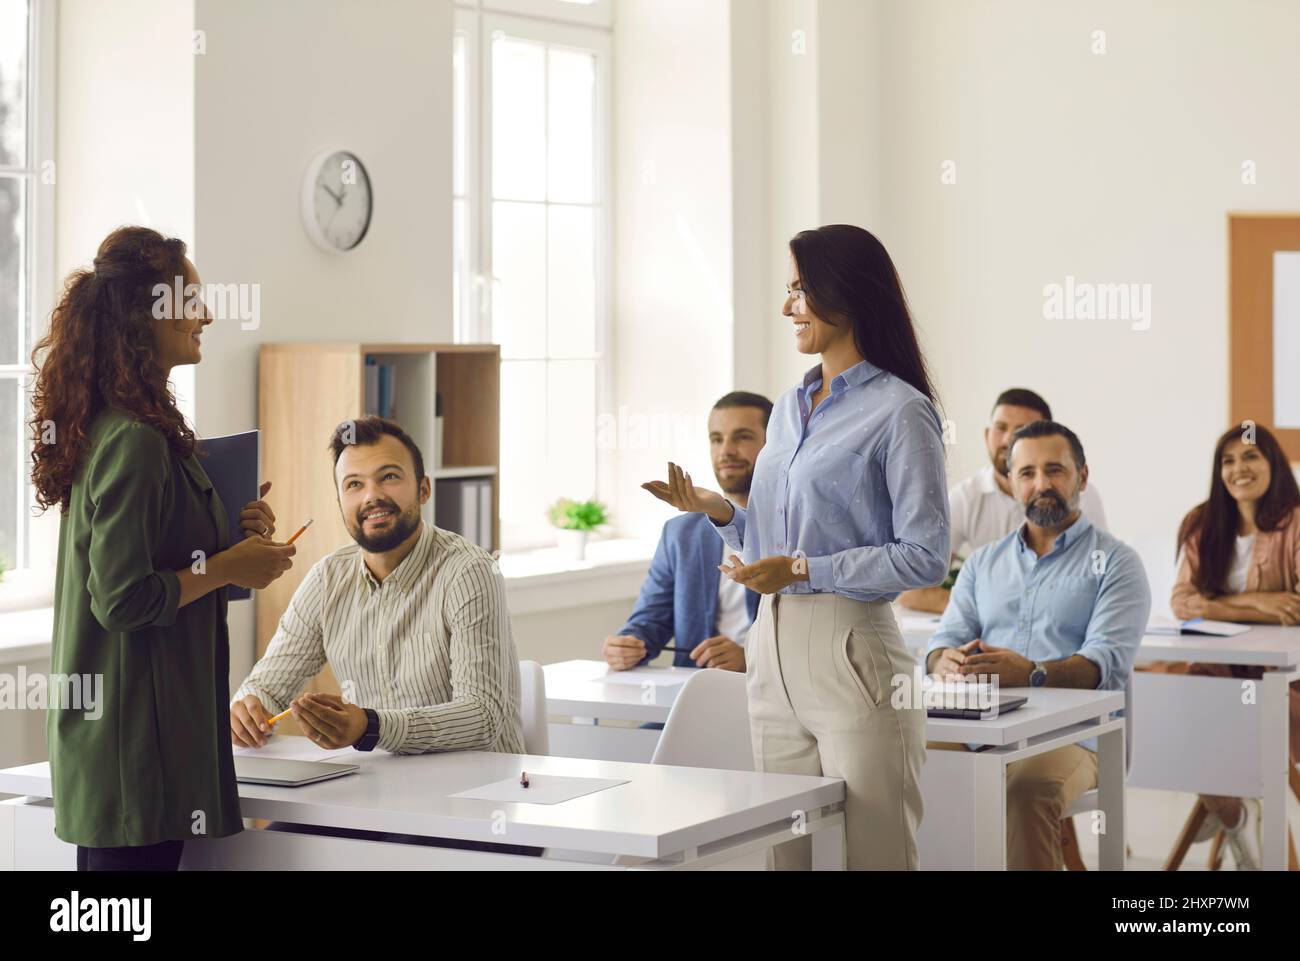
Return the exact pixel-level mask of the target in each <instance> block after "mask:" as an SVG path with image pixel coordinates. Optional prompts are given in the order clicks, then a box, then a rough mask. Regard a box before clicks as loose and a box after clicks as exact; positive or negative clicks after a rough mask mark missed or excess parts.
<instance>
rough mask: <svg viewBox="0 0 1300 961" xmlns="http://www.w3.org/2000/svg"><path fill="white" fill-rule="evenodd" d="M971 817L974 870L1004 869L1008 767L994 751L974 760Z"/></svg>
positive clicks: (981, 754)
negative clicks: (973, 789)
mask: <svg viewBox="0 0 1300 961" xmlns="http://www.w3.org/2000/svg"><path fill="white" fill-rule="evenodd" d="M974 761H975V796H974V797H973V798H972V799H971V802H972V803H971V811H972V813H973V819H972V820H973V823H974V825H975V828H974V834H975V836H974V838H973V840H974V844H975V865H974V867H975V870H976V871H1005V870H1006V869H1007V765H1006V762H1005V761H1004V760H1003V757H1002V755H1001V754H999V753H998V752H997V751H980V752H978V753H977V754H975V756H974Z"/></svg>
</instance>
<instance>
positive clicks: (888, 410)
mask: <svg viewBox="0 0 1300 961" xmlns="http://www.w3.org/2000/svg"><path fill="white" fill-rule="evenodd" d="M821 384H822V377H821V366H820V365H818V366H817V367H814V368H813V369H812V370H810V371H808V373H807V374H805V375H804V379H803V385H802V386H801V387H796V388H794V389H792V390H789V391H787V392H786V393H784V394H782V395H781V397H780V398H779V399H778V400H777V402H776V404H775V405H774V407H773V408H772V416H771V418H770V420H769V422H768V425H767V443H766V445H765V446H764V447H763V450H762V451H761V452H760V453H759V455H758V460H757V462H756V463H755V465H754V479H753V483H752V485H751V487H750V492H749V507H748V509H741V508H739V507H736V514H735V517H733V518H732V520H731V523H730V524H727V525H725V526H719V527H718V531H719V533H721V534H722V537H723V539H724V540H725V541H726V542H727V545H728V546H729V547H731V548H732V549H733V550H735V551H736V553H738V554H740V556H741V558H742V559H743V560H744V562H745V563H746V564H752V563H754V562H755V561H758V560H761V559H762V558H764V557H772V556H775V555H788V556H798V555H796V554H795V552H796V551H801V552H802V554H803V555H804V556H806V557H807V558H808V576H809V580H808V581H796V582H795V583H793V584H791V585H790V586H788V587H786V588H783V589H782V593H783V594H810V593H834V594H842V595H844V596H845V597H851V598H854V599H855V600H861V601H875V600H891V601H892V600H893V599H894V598H895V597H897V596H898V594H899V593H900V592H901V591H905V590H911V589H912V588H917V587H928V586H930V585H933V584H938V583H939V582H941V581H942V580H943V579H944V577H945V576H947V573H948V559H949V554H948V485H947V480H946V477H945V474H944V450H943V432H942V429H941V427H940V423H939V415H938V413H937V412H936V411H935V409H934V405H933V404H932V403H930V400H929V398H927V397H926V396H925V395H924V394H922V393H921V392H920V391H918V390H916V388H914V387H912V386H911V385H910V384H908V383H907V382H906V381H903V380H900V379H899V378H897V377H895V376H894V375H892V374H890V373H888V372H886V371H883V370H881V369H880V368H879V367H876V366H875V365H874V364H872V363H871V362H869V361H865V360H864V361H862V362H861V363H860V364H856V365H854V366H853V367H850V368H849V369H848V370H846V371H844V372H843V373H841V374H838V375H837V376H836V377H835V378H833V379H832V380H831V392H830V395H829V396H827V398H826V399H825V400H824V401H822V403H821V405H820V406H819V407H818V408H817V410H816V412H815V413H814V414H813V415H812V418H811V420H809V419H808V410H809V405H810V403H811V397H812V395H813V394H814V393H815V392H816V391H817V390H818V389H820V388H821ZM733 506H734V505H733ZM715 526H716V525H715Z"/></svg>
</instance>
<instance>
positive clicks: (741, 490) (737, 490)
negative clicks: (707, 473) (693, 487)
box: [713, 467, 754, 495]
mask: <svg viewBox="0 0 1300 961" xmlns="http://www.w3.org/2000/svg"><path fill="white" fill-rule="evenodd" d="M713 476H714V477H715V478H717V481H718V486H719V487H721V488H722V493H724V494H743V495H748V494H749V488H750V485H751V484H753V483H754V469H753V468H752V467H751V468H750V469H749V470H747V471H745V473H743V474H741V475H740V476H739V477H737V478H736V479H735V480H733V481H732V482H731V486H730V487H728V486H727V485H726V484H724V483H723V481H722V478H721V477H719V476H718V473H717V472H716V471H715V472H714V474H713Z"/></svg>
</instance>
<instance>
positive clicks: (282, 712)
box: [266, 708, 293, 724]
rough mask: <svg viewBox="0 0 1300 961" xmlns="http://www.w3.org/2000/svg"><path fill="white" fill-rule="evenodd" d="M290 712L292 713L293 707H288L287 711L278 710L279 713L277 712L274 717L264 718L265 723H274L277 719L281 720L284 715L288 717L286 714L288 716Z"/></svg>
mask: <svg viewBox="0 0 1300 961" xmlns="http://www.w3.org/2000/svg"><path fill="white" fill-rule="evenodd" d="M292 713H293V709H292V708H290V709H289V710H287V711H281V712H280V713H279V714H277V715H276V716H275V717H270V718H267V719H266V723H267V724H274V723H276V722H277V721H283V720H284V719H285V718H286V717H288V716H289V715H290V714H292Z"/></svg>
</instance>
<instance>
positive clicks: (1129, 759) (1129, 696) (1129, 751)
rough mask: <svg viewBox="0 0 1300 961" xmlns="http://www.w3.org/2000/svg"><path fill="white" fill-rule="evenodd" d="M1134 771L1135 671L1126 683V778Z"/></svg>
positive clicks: (1129, 675) (1129, 674) (1130, 674)
mask: <svg viewBox="0 0 1300 961" xmlns="http://www.w3.org/2000/svg"><path fill="white" fill-rule="evenodd" d="M1131 770H1133V671H1132V669H1130V670H1129V672H1128V680H1127V681H1125V682H1124V777H1125V778H1126V779H1127V778H1128V772H1129V771H1131Z"/></svg>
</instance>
